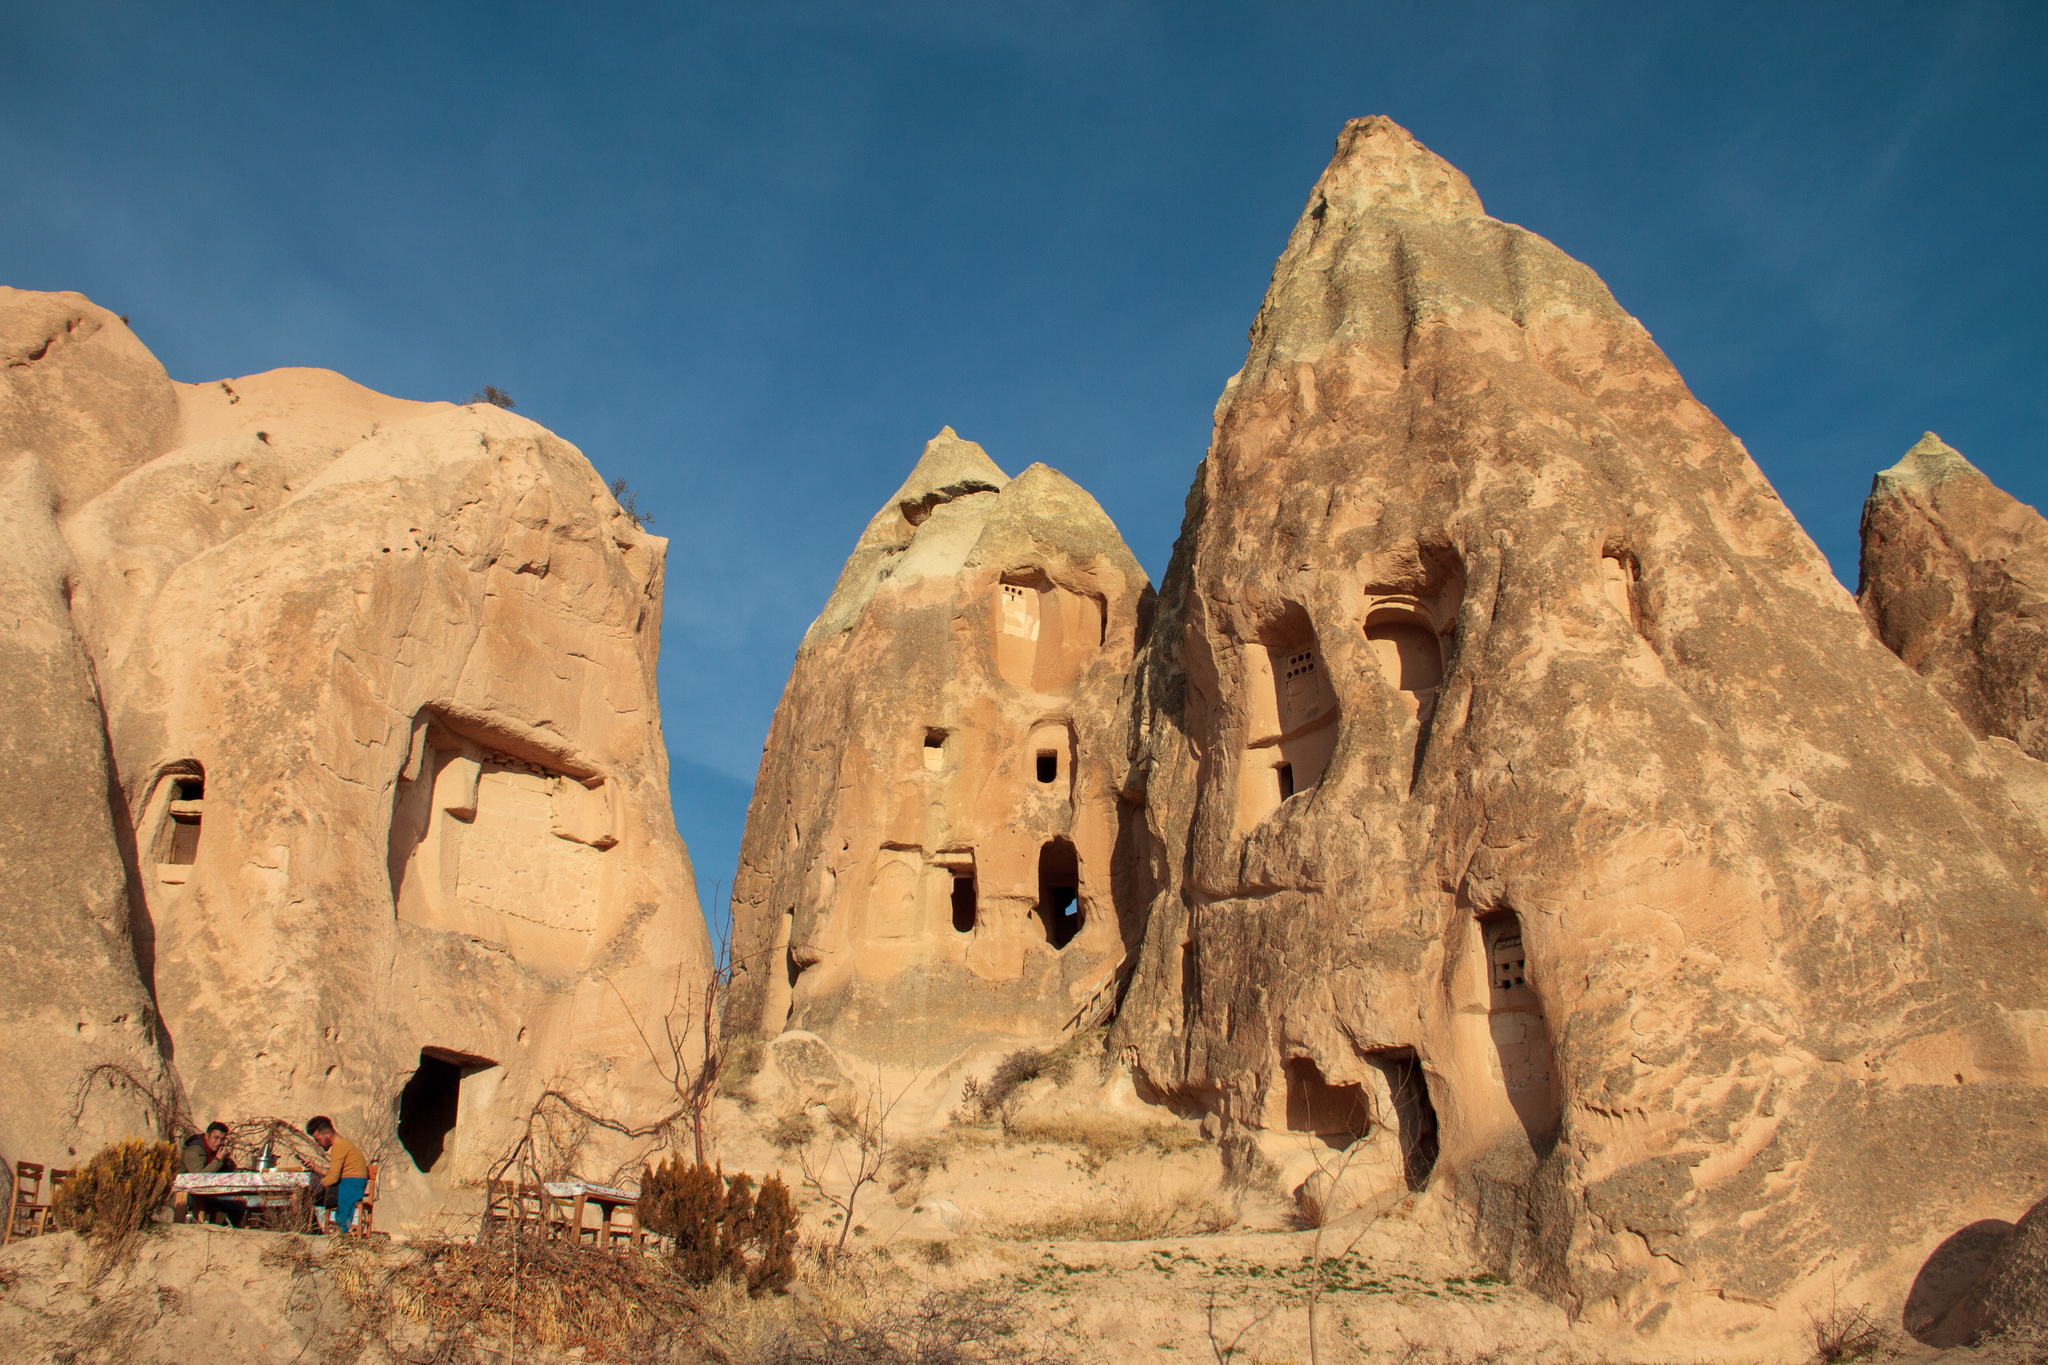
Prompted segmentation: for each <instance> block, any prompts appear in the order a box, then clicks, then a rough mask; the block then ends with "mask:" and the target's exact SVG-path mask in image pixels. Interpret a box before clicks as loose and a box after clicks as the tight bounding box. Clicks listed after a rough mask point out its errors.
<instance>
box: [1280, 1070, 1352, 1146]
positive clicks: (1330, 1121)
mask: <svg viewBox="0 0 2048 1365" xmlns="http://www.w3.org/2000/svg"><path fill="white" fill-rule="evenodd" d="M1371 1129H1372V1102H1371V1101H1370V1100H1368V1099H1367V1098H1366V1095H1365V1087H1364V1086H1362V1085H1358V1084H1355V1083H1354V1084H1351V1085H1332V1084H1330V1082H1328V1081H1326V1080H1324V1079H1323V1073H1322V1069H1321V1068H1320V1067H1318V1066H1317V1065H1316V1064H1315V1063H1314V1062H1312V1061H1310V1060H1309V1059H1308V1058H1306V1057H1290V1058H1288V1059H1287V1131H1289V1132H1290V1133H1313V1134H1315V1135H1316V1136H1317V1137H1319V1138H1321V1139H1323V1141H1324V1142H1326V1143H1328V1144H1329V1145H1330V1146H1332V1147H1335V1148H1337V1149H1339V1150H1340V1151H1341V1150H1342V1149H1344V1148H1346V1147H1349V1146H1350V1145H1351V1144H1352V1142H1353V1141H1355V1140H1356V1139H1358V1138H1361V1137H1363V1136H1364V1135H1365V1134H1366V1133H1368V1132H1370V1131H1371Z"/></svg>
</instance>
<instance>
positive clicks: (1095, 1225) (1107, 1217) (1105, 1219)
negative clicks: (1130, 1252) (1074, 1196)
mask: <svg viewBox="0 0 2048 1365" xmlns="http://www.w3.org/2000/svg"><path fill="white" fill-rule="evenodd" d="M1237 1219H1238V1212H1237V1210H1236V1209H1235V1208H1232V1207H1231V1206H1229V1205H1227V1204H1224V1203H1223V1202H1221V1201H1220V1200H1218V1199H1217V1198H1216V1197H1215V1196H1214V1195H1213V1194H1211V1193H1209V1192H1207V1191H1202V1190H1194V1189H1183V1190H1176V1191H1172V1192H1162V1191H1156V1190H1141V1189H1124V1190H1119V1191H1117V1192H1116V1193H1114V1194H1110V1195H1106V1196H1104V1197H1103V1198H1101V1199H1097V1200H1093V1201H1091V1202H1089V1203H1086V1204H1077V1205H1074V1206H1072V1207H1069V1208H1065V1209H1056V1210H1054V1211H1053V1212H1052V1213H1049V1214H1047V1215H1045V1216H1044V1217H1042V1218H1033V1219H1027V1220H1024V1221H1021V1222H1016V1223H1011V1224H1009V1225H1008V1226H1007V1227H1002V1228H992V1229H990V1231H989V1234H988V1235H989V1236H991V1237H997V1238H1002V1239H1004V1240H1006V1241H1013V1242H1149V1241H1153V1240H1155V1239H1157V1238H1161V1237H1192V1236H1207V1235H1209V1234H1212V1233H1217V1232H1222V1231H1223V1230H1224V1229H1226V1228H1228V1227H1230V1226H1231V1225H1232V1224H1234V1223H1236V1222H1237Z"/></svg>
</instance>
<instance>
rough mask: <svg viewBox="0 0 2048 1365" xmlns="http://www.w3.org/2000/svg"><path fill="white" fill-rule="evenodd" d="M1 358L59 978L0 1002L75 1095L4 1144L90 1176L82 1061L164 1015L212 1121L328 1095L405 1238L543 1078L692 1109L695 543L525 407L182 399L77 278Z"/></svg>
mask: <svg viewBox="0 0 2048 1365" xmlns="http://www.w3.org/2000/svg"><path fill="white" fill-rule="evenodd" d="M0 337H5V338H6V339H7V346H8V351H7V354H8V356H9V357H10V359H9V368H8V369H7V370H6V371H5V375H6V379H7V383H8V385H9V387H8V389H7V390H6V391H5V396H6V401H7V403H8V404H9V406H7V407H6V408H5V409H4V412H5V414H6V419H5V424H4V426H0V433H4V436H0V447H4V449H5V452H6V453H5V456H4V458H6V459H7V460H8V471H9V478H10V479H11V480H12V481H13V482H14V484H15V486H16V488H17V489H18V490H21V491H22V495H21V496H18V497H15V498H10V500H9V502H8V507H9V515H11V516H14V517H16V518H17V519H19V520H21V522H22V524H21V525H20V526H18V527H17V528H16V534H14V535H11V536H9V537H8V542H9V546H10V550H9V551H8V554H9V555H10V556H11V558H10V559H9V561H8V562H9V564H10V569H11V572H10V578H9V580H8V586H7V593H8V596H7V601H8V604H9V607H10V609H11V610H13V611H14V612H16V613H18V614H21V615H23V616H24V618H25V619H29V620H32V621H33V622H34V623H35V624H34V629H33V630H32V631H22V632H17V635H18V636H19V638H18V639H16V638H13V637H10V648H13V649H15V650H16V651H17V652H22V653H27V652H30V651H33V652H34V653H35V656H36V657H35V659H34V660H33V661H31V663H32V666H23V667H19V668H10V669H9V670H8V677H9V684H8V686H9V689H10V695H9V697H8V700H7V706H8V712H7V716H8V724H7V727H6V728H7V733H8V735H9V744H10V749H9V756H8V759H7V762H8V772H9V775H10V776H12V777H16V778H17V779H19V780H18V782H17V785H16V788H15V789H16V790H17V791H27V790H33V791H36V792H37V799H36V800H34V801H21V802H17V803H16V805H15V808H14V810H13V811H12V812H11V814H10V821H11V823H10V825H9V826H8V829H7V837H8V839H9V840H10V849H9V855H8V861H9V866H10V867H16V868H21V867H31V868H36V869H38V870H37V873H36V875H35V876H33V877H30V878H25V879H23V881H20V882H17V885H16V895H14V896H13V897H10V899H9V901H8V903H7V922H8V926H9V942H10V943H11V944H13V945H16V947H15V948H14V951H15V952H17V953H33V954H38V955H43V956H48V957H51V958H53V959H58V958H61V959H63V961H64V963H65V964H66V965H65V967H64V970H63V971H61V972H53V973H52V974H51V975H50V976H49V977H43V976H37V977H33V978H31V977H26V976H24V975H21V974H18V973H17V974H10V976H9V978H8V980H9V981H10V982H11V983H12V985H11V986H9V987H6V988H0V990H4V991H5V995H4V998H0V1011H4V1012H5V1014H6V1016H7V1021H8V1023H9V1025H10V1027H11V1028H13V1029H14V1030H15V1031H14V1032H12V1033H11V1034H10V1039H11V1041H10V1046H9V1047H8V1048H7V1049H6V1051H5V1056H6V1058H7V1064H8V1066H9V1067H11V1068H14V1069H17V1070H25V1072H26V1073H31V1074H32V1076H33V1077H34V1078H36V1079H38V1080H40V1081H42V1082H44V1083H43V1084H41V1085H39V1086H37V1087H35V1088H24V1087H21V1086H16V1087H15V1088H13V1089H11V1090H10V1091H9V1093H10V1094H12V1095H15V1096H16V1097H20V1096H23V1095H25V1094H32V1095H36V1096H39V1097H40V1098H39V1100H38V1101H37V1102H34V1103H29V1104H22V1103H19V1102H18V1099H17V1102H15V1103H10V1104H9V1105H7V1106H6V1107H5V1114H6V1118H5V1120H4V1121H5V1123H6V1124H7V1128H6V1131H5V1132H4V1133H0V1140H4V1141H5V1142H7V1144H8V1149H7V1155H9V1156H10V1157H15V1156H27V1157H30V1158H35V1157H37V1156H39V1155H48V1156H52V1157H55V1156H57V1155H58V1153H57V1152H55V1151H52V1150H50V1148H49V1147H48V1146H46V1144H47V1143H49V1142H51V1141H53V1140H56V1139H55V1134H56V1133H57V1132H58V1131H59V1129H60V1128H61V1126H62V1124H61V1120H62V1118H63V1116H62V1115H61V1114H59V1113H57V1112H56V1111H57V1109H58V1108H59V1107H60V1106H59V1105H58V1100H59V1099H60V1098H61V1097H62V1096H63V1095H64V1094H65V1093H66V1092H65V1085H66V1084H67V1083H68V1081H67V1078H69V1077H71V1076H73V1075H74V1074H75V1073H77V1072H79V1071H80V1070H81V1069H82V1067H83V1065H84V1064H85V1063H86V1062H87V1061H88V1057H87V1055H86V1053H85V1052H83V1051H80V1049H84V1048H86V1047H87V1045H86V1044H85V1043H84V1042H81V1041H79V1040H81V1039H90V1038H91V1037H92V1029H97V1031H98V1032H99V1034H100V1035H101V1036H100V1038H99V1040H98V1041H97V1044H96V1047H97V1050H91V1049H88V1050H89V1051H90V1054H91V1057H92V1058H99V1057H101V1056H103V1055H104V1056H105V1057H107V1058H112V1059H116V1060H119V1059H123V1058H127V1059H131V1060H132V1059H133V1058H134V1057H135V1056H136V1054H137V1053H138V1052H139V1050H140V1049H141V1047H142V1045H143V1041H145V1040H146V1039H147V1038H148V1037H149V1035H150V1033H151V1028H152V1022H151V1013H152V1012H151V1009H150V1000H151V998H152V997H154V1000H155V1002H156V1013H157V1017H158V1018H159V1019H160V1034H159V1035H158V1036H159V1037H160V1038H161V1041H162V1047H161V1052H162V1055H163V1057H164V1058H165V1059H166V1060H168V1061H172V1062H174V1065H175V1072H176V1075H177V1077H178V1078H180V1079H181V1080H182V1083H183V1086H184V1088H185V1090H186V1091H187V1092H188V1094H189V1097H190V1100H191V1104H192V1109H193V1112H194V1113H195V1114H196V1115H197V1116H198V1117H199V1118H200V1119H201V1120H202V1121H204V1120H205V1119H207V1118H210V1117H214V1116H221V1117H226V1118H230V1119H233V1118H240V1117H248V1116H252V1115H261V1114H282V1115H288V1116H296V1117H299V1118H303V1117H304V1116H306V1115H309V1114H311V1113H314V1112H326V1113H330V1114H332V1115H334V1117H335V1119H336V1120H337V1122H338V1123H339V1124H340V1126H341V1127H342V1129H343V1130H344V1131H345V1132H347V1133H348V1134H349V1135H351V1136H353V1137H355V1138H356V1139H357V1140H358V1141H359V1142H360V1143H361V1144H362V1145H363V1146H364V1148H365V1149H366V1150H368V1151H370V1153H371V1155H372V1157H373V1158H376V1157H377V1156H379V1155H380V1154H381V1156H382V1158H383V1163H384V1166H383V1171H384V1175H383V1181H384V1191H385V1200H384V1208H385V1209H386V1210H388V1212H389V1213H390V1214H392V1215H395V1216H398V1217H403V1216H405V1215H407V1214H409V1213H413V1212H417V1211H420V1210H423V1209H425V1208H427V1207H429V1206H430V1205H432V1204H434V1203H436V1202H439V1201H441V1200H442V1199H444V1198H446V1197H448V1196H449V1195H451V1194H452V1193H453V1192H454V1190H455V1189H456V1187H457V1185H458V1184H459V1183H461V1182H468V1181H473V1180H474V1179H475V1178H476V1177H478V1176H480V1175H481V1174H482V1173H483V1171H484V1169H485V1167H486V1166H487V1164H488V1163H489V1161H490V1160H491V1159H492V1158H494V1157H495V1156H496V1155H497V1154H498V1153H499V1151H500V1150H501V1149H502V1148H504V1147H506V1146H508V1145H509V1142H510V1139H511V1136H512V1134H513V1131H514V1130H515V1129H516V1128H517V1126H518V1124H519V1122H520V1121H521V1119H522V1117H523V1114H524V1112H525V1109H526V1108H527V1107H528V1106H529V1105H530V1104H531V1103H532V1102H533V1100H534V1099H535V1098H536V1097H537V1096H538V1094H539V1093H540V1091H541V1090H542V1089H544V1088H545V1087H546V1086H547V1085H549V1084H550V1083H557V1082H562V1081H566V1082H568V1083H569V1084H570V1085H571V1086H572V1087H575V1088H577V1089H578V1090H579V1091H580V1092H581V1093H582V1094H583V1095H584V1097H585V1098H586V1099H587V1100H588V1101H589V1102H590V1103H591V1104H593V1105H595V1106H596V1107H598V1108H599V1109H601V1110H604V1111H607V1112H609V1113H611V1114H613V1115H616V1116H618V1117H620V1118H624V1119H626V1120H628V1121H629V1122H645V1121H647V1120H650V1119H652V1118H654V1117H657V1116H659V1115H660V1114H662V1113H666V1112H668V1111H671V1110H673V1109H674V1108H675V1107H676V1096H675V1093H674V1091H673V1089H672V1088H671V1087H670V1086H669V1085H668V1084H667V1082H665V1081H664V1080H663V1079H662V1076H661V1068H660V1067H659V1066H657V1064H656V1062H655V1059H653V1058H651V1057H650V1056H649V1054H648V1051H647V1048H646V1045H645V1043H644V1041H643V1039H642V1037H641V1034H640V1032H639V1028H638V1027H636V1025H647V1024H651V1023H652V1021H654V1020H655V1019H657V1018H659V1017H660V1016H661V1015H662V1014H663V1013H664V1011H666V1010H669V1009H671V1008H673V1007H674V1006H675V1003H676V1001H677V1000H678V999H679V998H680V999H683V1000H685V1001H687V999H688V998H689V997H690V995H691V993H692V992H693V991H699V990H701V983H702V979H703V974H704V972H705V971H706V970H707V966H708V942H707V939H706V936H705V932H704V928H703V922H702V916H701V914H700V913H699V911H698V908H697V903H696V891H695V886H694V883H693V880H692V875H691V871H690V867H689V863H688V859H687V855H686V853H685V851H684V849H683V847H682V843H681V841H680V840H679V839H678V838H677V836H676V833H675V827H674V822H673V820H672V818H671V817H670V814H669V808H668V787H667V760H666V754H665V751H664V749H663V746H662V740H661V727H660V720H659V716H658V713H657V711H656V704H655V686H654V666H655V656H656V651H657V647H658V636H659V614H660V603H661V586H662V578H661V573H662V562H663V555H664V551H665V548H666V542H664V541H662V540H659V539H657V538H655V537H651V536H648V535H645V534H644V533H642V532H641V531H640V530H639V529H638V528H637V527H636V526H635V525H634V524H633V522H632V520H631V519H630V518H628V517H627V516H626V515H625V514H624V513H623V512H622V511H621V510H620V508H619V506H618V504H617V503H616V502H615V501H614V500H613V498H612V497H611V495H610V494H609V493H608V492H607V491H606V490H605V487H604V484H603V481H602V480H600V479H599V478H598V476H597V474H596V472H595V471H594V470H592V469H591V467H590V465H589V464H588V462H587V461H585V460H584V459H583V457H582V455H581V454H580V453H578V452H577V451H576V450H575V448H574V447H572V446H570V445H568V444H567V443H565V442H563V441H561V440H560V439H558V438H557V437H555V436H554V435H552V434H551V433H549V432H547V431H545V430H544V429H542V428H540V427H538V426H536V425H535V424H533V423H532V422H529V421H526V420H525V419H523V418H519V417H515V416H513V415H511V414H509V413H506V412H502V411H500V410H499V409H497V408H493V407H487V406H478V407H457V406H453V405H450V404H446V403H413V402H406V401H403V400H399V399H394V398H387V397H384V396H383V395H380V394H375V393H372V392H370V391H369V390H367V389H364V388H362V387H360V386H358V385H355V384H352V383H350V382H349V381H347V380H346V379H343V378H342V377H341V376H339V375H336V374H332V373H330V372H327V371H321V370H278V371H272V372H270V373H268V374H262V375H255V376H251V377H249V378H246V379H237V380H227V381H221V382H219V383H214V384H203V385H187V384H176V383H173V382H172V381H171V380H170V379H169V378H168V377H167V376H165V375H164V373H163V370H162V368H161V367H160V366H157V365H156V362H155V360H154V358H153V357H150V356H149V354H148V352H147V351H146V350H144V349H143V348H142V347H141V345H140V343H139V342H137V341H136V340H135V338H134V337H133V335H132V334H130V333H129V332H128V331H127V329H126V328H125V327H122V326H121V324H120V323H119V321H118V320H117V319H115V318H114V317H113V316H112V315H111V314H109V313H106V312H105V311H104V310H102V309H98V308H95V307H93V306H92V305H91V304H89V303H87V302H86V301H85V300H84V299H82V298H80V297H79V296H77V295H41V294H32V293H26V292H23V291H13V290H10V291H5V292H0ZM136 414H140V416H139V417H138V416H136ZM38 481H41V482H40V483H39V482H38ZM38 488H42V489H48V490H50V491H47V492H43V493H40V494H38V495H36V496H34V497H30V496H28V494H29V493H31V492H34V490H36V489H38ZM23 509H27V510H23ZM31 692H32V693H33V695H30V693H31ZM102 716H104V721H102ZM17 845H18V846H21V847H25V848H27V849H29V850H30V853H28V854H25V855H23V856H22V857H21V859H20V860H19V861H18V860H17V858H16V853H15V846H17ZM38 859H40V861H38ZM24 882H25V883H27V894H24ZM124 883H125V904H123V900H124ZM87 921H90V925H89V928H88V924H87ZM52 980H54V981H56V982H58V983H59V985H60V989H59V990H57V991H55V992H53V991H52V990H51V989H50V983H51V981H52ZM64 1008H76V1009H77V1010H78V1011H80V1014H79V1020H80V1022H79V1024H78V1028H77V1030H76V1031H75V1033H74V1030H73V1028H72V1026H71V1024H70V1023H64V1024H63V1027H62V1028H59V1027H58V1026H57V1024H56V1023H55V1022H52V1021H53V1020H55V1019H56V1015H55V1014H54V1013H53V1011H58V1010H60V1009H64ZM88 1016H89V1018H88ZM66 1018H67V1019H68V1018H69V1016H68V1015H67V1016H66ZM88 1024H90V1025H91V1026H92V1028H88ZM656 1036H659V1031H658V1030H656ZM23 1040H34V1042H33V1046H25V1045H24V1041H23ZM46 1049H47V1050H46ZM74 1052H78V1053H79V1055H76V1056H74V1055H72V1054H73V1053H74ZM147 1060H148V1061H149V1062H151V1063H155V1062H156V1056H155V1054H154V1053H152V1054H150V1056H149V1057H148V1058H147ZM670 1060H671V1059H669V1058H666V1057H664V1058H662V1059H661V1061H662V1062H664V1063H666V1062H669V1061H670ZM133 1064H134V1066H135V1067H136V1068H137V1069H138V1070H142V1069H144V1068H143V1067H142V1063H141V1062H134V1063H133ZM147 1078H148V1077H146V1076H145V1079H147ZM8 1079H9V1080H10V1081H12V1080H13V1079H14V1078H13V1077H9V1078H8ZM138 1126H139V1125H136V1124H134V1123H129V1124H127V1125H126V1127H127V1128H128V1129H130V1130H132V1129H134V1128H136V1127H138ZM121 1131H123V1127H122V1125H121V1124H118V1123H115V1122H112V1121H111V1120H110V1121H107V1122H103V1123H101V1124H99V1125H98V1126H97V1128H96V1129H94V1130H93V1131H90V1132H87V1133H84V1134H81V1135H78V1136H77V1138H76V1139H68V1138H67V1139H64V1140H65V1141H67V1142H71V1143H72V1145H74V1146H76V1145H78V1144H79V1143H82V1142H96V1141H99V1140H102V1139H103V1138H105V1137H107V1136H113V1135H118V1134H119V1132H121ZM401 1142H403V1144H404V1145H401ZM408 1154H410V1156H411V1159H410V1160H408Z"/></svg>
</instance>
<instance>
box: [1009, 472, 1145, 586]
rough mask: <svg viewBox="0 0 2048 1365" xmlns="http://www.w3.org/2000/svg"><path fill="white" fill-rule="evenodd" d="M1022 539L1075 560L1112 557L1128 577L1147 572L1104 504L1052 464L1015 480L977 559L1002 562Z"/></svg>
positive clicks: (1020, 475)
mask: <svg viewBox="0 0 2048 1365" xmlns="http://www.w3.org/2000/svg"><path fill="white" fill-rule="evenodd" d="M1020 538H1021V539H1022V540H1026V541H1032V542H1036V543H1039V544H1043V545H1047V546H1052V547H1056V548H1057V549H1058V550H1059V551H1060V552H1061V553H1063V554H1066V555H1068V556H1070V557H1071V558H1073V559H1076V560H1081V559H1088V558H1091V557H1097V556H1107V557H1109V558H1111V559H1114V560H1116V561H1118V562H1119V564H1120V565H1124V566H1127V570H1128V572H1131V573H1133V574H1137V575H1142V574H1143V573H1144V570H1143V569H1142V568H1140V567H1139V566H1138V562H1137V558H1136V556H1134V555H1132V554H1131V550H1130V547H1129V546H1128V545H1126V544H1124V538H1123V533H1122V532H1121V531H1119V530H1117V528H1116V523H1115V522H1114V521H1111V520H1110V517H1109V513H1107V512H1105V511H1103V510H1102V504H1101V503H1099V502H1097V501H1096V500H1095V498H1094V495H1092V494H1091V493H1089V491H1088V490H1087V489H1085V488H1083V487H1081V485H1080V484H1078V483H1075V482H1074V481H1073V480H1072V479H1070V478H1068V477H1067V476H1066V475H1064V474H1062V473H1060V472H1059V471H1058V470H1057V469H1054V468H1053V467H1052V466H1050V465H1044V464H1034V465H1032V466H1031V467H1030V468H1028V469H1026V470H1025V471H1024V472H1023V473H1022V474H1019V475H1018V476H1017V477H1016V478H1014V479H1012V480H1011V481H1010V485H1009V487H1007V488H1005V489H1004V490H1003V495H1002V497H1001V498H999V499H997V500H996V505H995V510H994V511H993V512H991V513H990V514H989V518H988V525H987V529H986V530H985V531H984V533H983V540H982V545H981V547H980V548H979V549H977V551H976V554H977V556H981V555H984V554H993V555H995V556H996V557H998V558H1000V557H1001V556H1002V555H1003V554H1006V553H1009V552H1010V551H1011V550H1012V549H1014V548H1015V547H1014V545H1012V544H1011V542H1012V541H1013V540H1016V539H1020Z"/></svg>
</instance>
